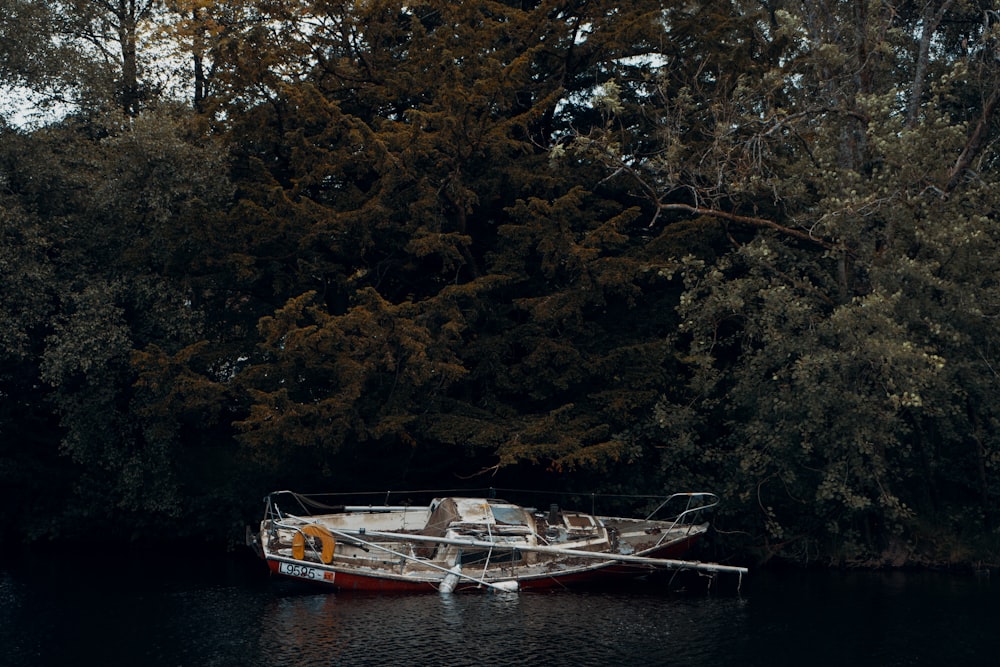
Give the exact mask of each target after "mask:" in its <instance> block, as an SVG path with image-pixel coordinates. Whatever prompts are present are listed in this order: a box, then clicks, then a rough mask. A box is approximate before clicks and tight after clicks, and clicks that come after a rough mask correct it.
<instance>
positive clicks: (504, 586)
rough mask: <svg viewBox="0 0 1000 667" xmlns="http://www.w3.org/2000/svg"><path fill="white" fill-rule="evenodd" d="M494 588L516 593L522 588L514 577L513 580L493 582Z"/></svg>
mask: <svg viewBox="0 0 1000 667" xmlns="http://www.w3.org/2000/svg"><path fill="white" fill-rule="evenodd" d="M493 588H494V589H496V590H500V591H504V592H506V593H516V592H517V591H518V590H519V589H520V585H519V584H518V583H517V580H516V579H514V580H511V581H498V582H496V583H494V584H493Z"/></svg>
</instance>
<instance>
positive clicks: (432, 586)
mask: <svg viewBox="0 0 1000 667" xmlns="http://www.w3.org/2000/svg"><path fill="white" fill-rule="evenodd" d="M701 535H702V533H699V534H696V535H692V536H690V537H686V538H683V539H681V540H678V541H676V542H673V543H671V544H669V545H667V546H665V547H664V548H662V549H654V550H651V551H649V552H647V553H644V554H642V555H643V556H644V557H649V558H671V559H676V558H682V557H683V556H684V555H685V554H687V553H688V552H690V550H691V549H692V548H693V547H694V546H695V545H696V544H697V542H698V541H699V540H700V538H701ZM265 560H267V564H268V568H269V569H270V571H271V573H272V574H273V575H274V576H278V577H281V578H283V579H293V580H296V581H302V582H306V583H307V584H311V585H314V586H316V587H318V588H327V589H331V590H337V591H364V592H373V593H419V592H431V591H440V590H441V587H442V583H443V582H444V579H445V578H446V575H443V576H437V577H428V578H425V579H418V578H417V577H415V576H412V575H409V576H408V575H395V576H393V575H390V574H387V573H380V572H378V573H377V572H361V571H357V570H352V569H350V568H345V567H339V566H336V565H331V566H320V565H317V564H316V563H307V562H301V563H298V562H291V561H290V560H288V559H278V558H273V557H265ZM654 570H655V568H650V567H648V566H643V565H642V564H627V563H626V564H623V563H616V562H608V561H598V562H597V563H594V564H590V565H584V566H580V567H579V568H577V569H575V570H568V571H562V572H552V573H546V574H539V573H530V574H525V575H522V576H517V575H514V576H511V577H508V578H503V579H489V580H486V581H485V583H484V582H481V581H475V580H473V579H472V578H470V579H462V580H460V581H458V582H456V583H455V585H454V589H453V590H455V591H467V590H474V589H484V588H487V589H488V588H489V587H490V586H489V585H490V584H500V585H503V586H508V587H510V588H511V589H512V590H521V591H542V590H549V589H556V588H568V587H577V586H587V585H594V584H601V583H606V582H608V581H612V580H618V579H623V578H633V577H639V576H643V575H646V574H649V573H650V572H652V571H654ZM470 572H471V571H470ZM468 576H470V577H474V575H473V574H469V575H468ZM509 582H516V586H515V585H513V584H511V583H509Z"/></svg>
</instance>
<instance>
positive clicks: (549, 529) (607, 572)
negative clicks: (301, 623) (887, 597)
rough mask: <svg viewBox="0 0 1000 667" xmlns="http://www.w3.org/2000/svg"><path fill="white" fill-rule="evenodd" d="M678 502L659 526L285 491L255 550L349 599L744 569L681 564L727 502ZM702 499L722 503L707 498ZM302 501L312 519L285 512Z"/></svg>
mask: <svg viewBox="0 0 1000 667" xmlns="http://www.w3.org/2000/svg"><path fill="white" fill-rule="evenodd" d="M677 497H680V498H681V499H686V500H687V503H688V508H687V509H685V510H684V511H682V512H681V513H680V514H677V515H675V516H673V517H672V518H670V519H666V520H660V519H653V518H652V517H646V518H626V517H613V516H600V515H596V514H586V513H582V512H576V511H567V510H563V509H560V508H559V507H558V506H557V505H555V504H553V505H551V506H550V507H549V509H548V511H540V510H537V509H534V508H529V507H523V506H520V505H515V504H512V503H509V502H507V501H504V500H498V499H494V498H476V497H444V498H436V499H434V500H433V501H432V502H431V503H430V504H428V505H426V506H417V505H402V506H401V505H394V506H390V505H383V506H371V505H365V506H362V505H353V506H352V505H345V506H333V505H328V504H325V503H319V502H315V501H310V497H307V496H302V495H300V494H294V493H292V492H287V491H286V492H276V493H275V494H271V495H270V496H268V498H267V505H266V510H265V517H264V519H263V520H262V521H261V525H260V531H259V532H258V533H256V534H255V535H254V536H253V539H252V543H253V546H254V548H255V550H257V552H258V553H259V555H261V556H262V557H263V558H264V560H265V561H266V562H267V564H268V567H269V569H270V571H271V572H272V573H273V574H274V575H276V576H281V577H285V578H290V579H295V580H299V581H305V582H308V583H311V584H315V585H318V586H323V587H327V588H329V589H335V590H342V591H370V592H418V591H432V590H433V591H441V592H446V593H447V592H452V591H459V590H468V589H493V590H501V591H515V590H545V589H551V588H566V587H569V586H577V585H582V584H591V583H596V582H602V581H605V580H608V579H615V578H621V577H637V576H641V575H646V574H650V573H651V572H654V571H656V570H659V569H663V568H669V569H696V570H703V571H708V572H711V573H716V572H721V571H726V570H728V571H740V570H742V568H733V567H730V566H724V565H718V564H714V563H699V562H696V561H690V560H683V559H684V558H685V557H686V556H687V554H688V553H689V552H690V550H691V548H692V547H693V546H694V545H695V544H696V543H697V542H698V541H699V540H700V538H701V537H702V536H703V535H704V534H705V533H706V532H707V531H708V524H707V523H703V522H699V521H698V520H697V519H698V517H699V516H700V515H701V513H702V512H703V511H704V509H705V508H706V507H712V506H714V503H715V502H717V500H718V499H717V498H716V497H715V496H714V495H713V494H708V493H689V494H674V495H673V496H671V497H670V498H677ZM703 497H708V498H709V500H710V501H712V504H708V505H706V504H704V503H702V502H699V501H700V500H701V499H702V498H703ZM279 500H280V507H279ZM668 500H669V499H668ZM296 504H297V505H298V506H299V507H300V508H301V510H304V513H302V512H291V513H290V512H288V511H287V510H286V509H285V508H287V507H291V506H295V505H296ZM662 506H663V505H661V506H660V507H662ZM658 509H659V508H658ZM312 510H319V511H312Z"/></svg>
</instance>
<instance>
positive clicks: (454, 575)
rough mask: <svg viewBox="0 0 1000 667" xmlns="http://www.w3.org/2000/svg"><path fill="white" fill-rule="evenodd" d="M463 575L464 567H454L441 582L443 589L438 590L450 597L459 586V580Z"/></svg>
mask: <svg viewBox="0 0 1000 667" xmlns="http://www.w3.org/2000/svg"><path fill="white" fill-rule="evenodd" d="M461 575H462V566H461V565H458V564H456V565H455V566H454V567H452V568H451V569H450V570H448V574H447V575H446V576H445V578H444V581H442V582H441V587H440V588H439V589H438V590H439V591H440V592H442V593H444V594H445V595H448V594H449V593H451V592H452V591H453V590H455V586H457V585H458V579H459V577H460V576H461Z"/></svg>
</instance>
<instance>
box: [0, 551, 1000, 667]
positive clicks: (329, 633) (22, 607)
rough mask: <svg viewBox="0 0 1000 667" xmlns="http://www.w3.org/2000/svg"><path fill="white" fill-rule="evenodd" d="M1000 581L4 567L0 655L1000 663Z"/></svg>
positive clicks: (87, 564) (135, 659) (156, 661)
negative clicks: (684, 586) (327, 584)
mask: <svg viewBox="0 0 1000 667" xmlns="http://www.w3.org/2000/svg"><path fill="white" fill-rule="evenodd" d="M998 584H1000V582H997V581H994V580H991V579H990V578H989V577H986V576H979V577H977V576H972V575H968V576H960V575H947V574H934V573H918V574H913V573H858V572H853V573H801V572H797V573H791V574H789V573H783V574H778V573H753V574H751V576H750V577H749V578H748V579H747V580H745V581H744V583H743V586H742V590H741V592H740V594H736V593H734V592H732V591H729V590H720V588H724V587H719V586H716V587H715V588H713V590H712V591H710V592H705V591H704V589H703V587H702V586H703V583H702V582H700V581H698V580H695V581H694V582H693V584H692V589H693V590H691V591H689V592H687V593H677V592H670V591H668V590H666V589H665V588H664V587H663V586H661V585H650V584H635V585H630V586H628V587H627V588H626V589H624V590H612V591H608V590H603V591H588V592H581V591H576V592H565V591H563V592H552V593H521V594H501V595H496V594H487V593H484V594H476V593H462V594H456V595H453V596H450V597H443V596H439V595H437V594H426V595H423V594H421V595H358V594H329V593H316V592H315V591H313V590H312V589H303V588H301V587H299V586H298V585H296V584H293V583H287V582H281V581H277V580H273V579H270V578H269V577H268V576H267V575H266V573H265V572H264V570H263V565H262V564H261V563H259V562H257V561H253V560H252V559H250V558H246V557H243V556H232V557H229V558H215V559H212V560H210V561H206V562H201V563H197V562H185V561H184V560H183V559H169V560H166V559H163V558H152V557H150V556H132V557H130V558H124V557H122V556H120V555H114V554H109V555H108V556H107V557H106V558H102V557H100V556H94V555H88V556H86V557H81V556H76V555H73V554H67V555H66V559H65V560H60V561H54V560H52V559H48V558H43V559H38V558H34V559H25V558H20V559H18V560H17V561H16V562H13V563H8V564H6V565H3V566H0V665H2V666H10V667H20V666H22V665H24V666H29V665H30V666H34V665H38V666H43V665H80V664H94V665H151V666H152V665H169V666H181V665H184V666H188V665H191V666H200V665H220V666H221V665H248V666H257V665H260V666H264V665H295V666H297V667H304V666H309V667H315V666H324V665H389V666H394V665H557V666H558V665H566V666H569V665H573V666H584V665H612V666H614V667H624V666H626V665H705V666H712V667H724V666H726V665H768V666H774V665H845V666H855V665H949V666H950V665H1000V587H998Z"/></svg>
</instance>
